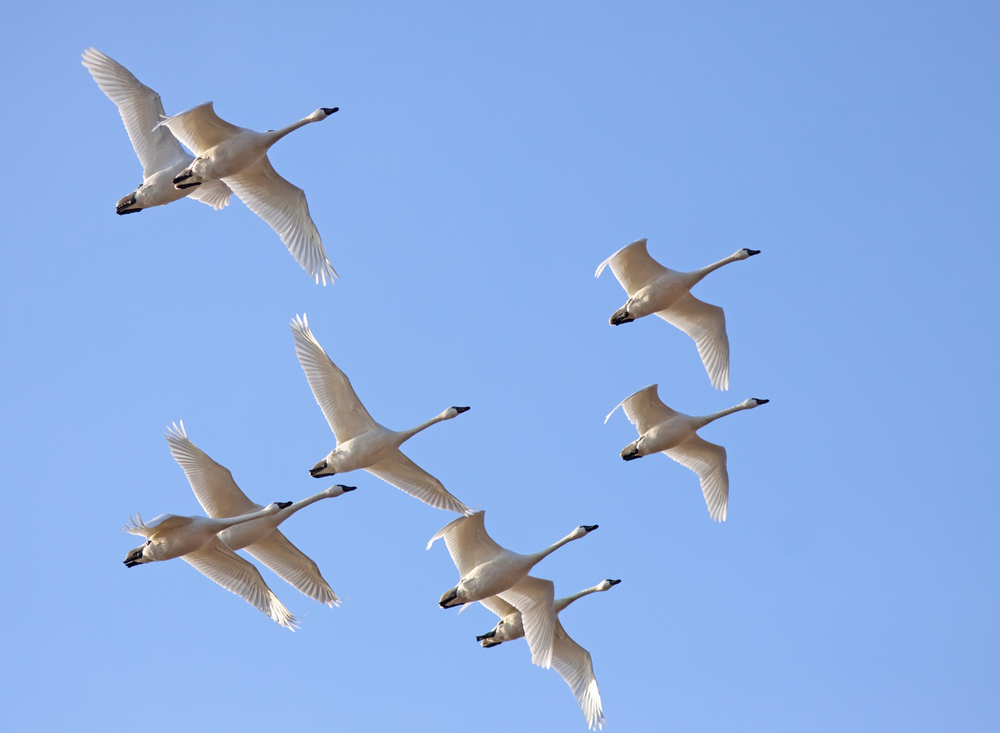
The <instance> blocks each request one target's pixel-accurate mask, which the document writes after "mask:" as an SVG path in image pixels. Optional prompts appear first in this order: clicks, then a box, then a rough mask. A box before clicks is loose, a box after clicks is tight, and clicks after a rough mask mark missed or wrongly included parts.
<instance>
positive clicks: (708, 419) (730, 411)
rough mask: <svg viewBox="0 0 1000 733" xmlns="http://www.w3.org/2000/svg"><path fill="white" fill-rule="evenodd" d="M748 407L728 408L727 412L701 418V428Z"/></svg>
mask: <svg viewBox="0 0 1000 733" xmlns="http://www.w3.org/2000/svg"><path fill="white" fill-rule="evenodd" d="M745 409H747V408H746V405H735V406H733V407H727V408H726V409H725V410H719V411H718V412H713V413H712V414H711V415H705V416H704V417H703V418H701V425H699V427H704V426H705V425H708V424H709V423H710V422H715V421H716V420H718V419H719V418H720V417H725V416H726V415H732V414H733V413H734V412H739V411H740V410H745Z"/></svg>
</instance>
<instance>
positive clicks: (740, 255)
mask: <svg viewBox="0 0 1000 733" xmlns="http://www.w3.org/2000/svg"><path fill="white" fill-rule="evenodd" d="M759 254H760V250H759V249H748V248H747V247H744V248H743V249H741V250H740V251H739V252H737V253H736V254H735V255H733V256H734V257H735V258H736V259H738V260H745V259H747V258H748V257H753V256H754V255H759Z"/></svg>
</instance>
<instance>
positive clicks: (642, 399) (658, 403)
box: [604, 384, 681, 435]
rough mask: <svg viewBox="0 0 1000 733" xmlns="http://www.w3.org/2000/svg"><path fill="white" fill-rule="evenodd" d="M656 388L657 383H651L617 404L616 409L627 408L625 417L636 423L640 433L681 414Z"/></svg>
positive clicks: (611, 413) (613, 411)
mask: <svg viewBox="0 0 1000 733" xmlns="http://www.w3.org/2000/svg"><path fill="white" fill-rule="evenodd" d="M656 388H657V385H655V384H651V385H649V386H648V387H644V388H643V389H640V390H639V391H638V392H635V393H633V394H630V395H629V396H628V397H626V398H625V399H624V400H622V401H621V402H619V403H618V404H617V405H615V410H617V409H618V408H619V407H621V408H622V409H623V410H625V417H627V418H628V419H629V422H631V423H632V424H633V425H635V427H636V429H637V430H638V431H639V435H642V434H643V433H645V432H646V431H647V430H649V429H650V428H652V427H654V426H656V425H660V424H662V423H665V422H666V421H667V420H670V419H671V418H674V417H677V416H678V415H680V414H681V413H679V412H677V411H676V410H671V409H670V408H669V407H667V406H666V405H665V404H663V401H662V400H661V399H660V395H659V394H657V391H656ZM615 410H612V411H611V412H609V413H608V417H606V418H604V422H607V421H608V418H610V417H611V416H612V415H614V414H615Z"/></svg>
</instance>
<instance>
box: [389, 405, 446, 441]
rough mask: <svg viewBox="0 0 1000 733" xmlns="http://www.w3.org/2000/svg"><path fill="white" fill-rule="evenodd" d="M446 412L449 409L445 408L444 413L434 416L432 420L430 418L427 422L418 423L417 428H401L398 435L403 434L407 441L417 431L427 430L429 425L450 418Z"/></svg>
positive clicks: (404, 439)
mask: <svg viewBox="0 0 1000 733" xmlns="http://www.w3.org/2000/svg"><path fill="white" fill-rule="evenodd" d="M446 412H447V410H445V412H442V413H441V414H440V415H438V416H437V417H432V418H431V419H430V420H428V421H427V422H422V423H420V424H419V425H417V427H415V428H410V429H409V430H400V431H399V432H398V435H401V436H403V441H407V440H409V439H410V438H412V437H413V436H414V435H416V434H417V433H419V432H420V431H421V430H426V429H427V428H429V427H430V426H431V425H435V424H437V423H439V422H441V421H442V420H447V419H448V418H447V417H445V413H446Z"/></svg>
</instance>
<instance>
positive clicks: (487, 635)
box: [476, 629, 497, 641]
mask: <svg viewBox="0 0 1000 733" xmlns="http://www.w3.org/2000/svg"><path fill="white" fill-rule="evenodd" d="M496 635H497V630H496V629H492V630H490V631H487V632H486V633H485V634H483V635H482V636H477V637H476V641H482V640H483V639H492V638H493V637H494V636H496Z"/></svg>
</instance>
